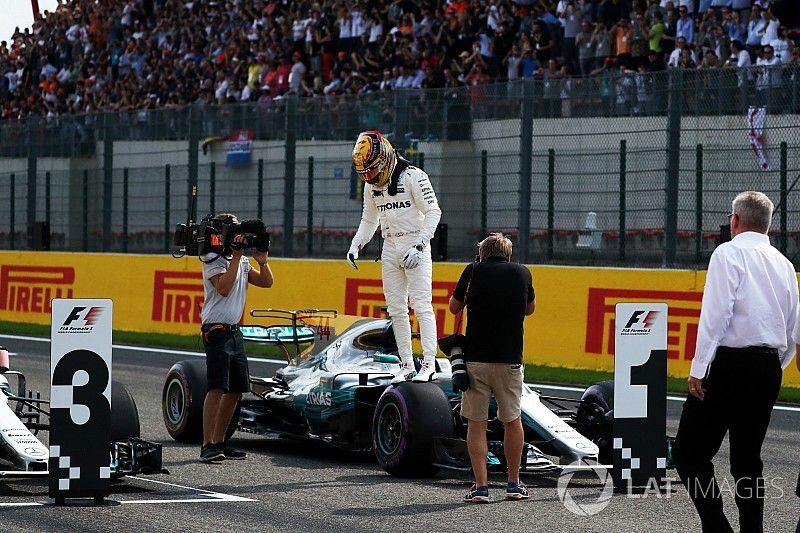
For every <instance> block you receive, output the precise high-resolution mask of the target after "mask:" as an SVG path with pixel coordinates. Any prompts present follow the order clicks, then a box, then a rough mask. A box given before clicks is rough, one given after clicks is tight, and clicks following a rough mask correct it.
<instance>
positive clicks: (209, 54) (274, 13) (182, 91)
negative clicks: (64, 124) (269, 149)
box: [0, 0, 800, 119]
mask: <svg viewBox="0 0 800 533" xmlns="http://www.w3.org/2000/svg"><path fill="white" fill-rule="evenodd" d="M784 3H785V4H790V2H784ZM780 4H781V2H778V3H777V4H776V5H770V1H769V0H752V1H751V0H558V1H551V0H515V1H511V0H472V1H467V0H446V1H433V0H416V1H413V0H348V1H344V0H316V1H309V0H299V1H289V0H216V1H215V0H59V5H58V7H57V8H56V9H55V11H54V12H45V13H44V14H43V16H42V17H40V18H39V19H38V20H36V21H35V22H34V24H33V26H32V28H26V29H23V30H18V31H16V32H15V34H14V35H13V37H12V38H11V40H10V41H7V42H6V41H3V42H2V43H0V116H1V117H2V118H4V119H16V118H22V117H25V116H28V115H41V116H60V115H64V114H74V113H85V112H92V111H95V110H120V111H126V110H134V109H152V108H162V107H180V106H184V105H186V104H189V103H194V102H203V103H208V104H212V103H216V104H223V103H229V102H244V101H257V102H264V101H270V100H274V99H277V98H281V97H283V96H285V95H289V94H295V95H299V96H316V95H335V94H362V93H373V92H386V91H391V90H394V89H398V88H444V87H467V86H469V87H475V86H481V85H486V84H489V83H493V82H502V81H506V80H516V79H520V78H544V79H552V78H572V77H579V76H581V77H597V76H600V75H602V74H603V73H604V72H607V71H609V70H616V71H619V72H639V73H641V72H653V71H660V70H665V69H670V68H680V69H717V68H726V67H746V66H750V65H759V66H777V65H783V64H792V65H795V66H800V46H797V45H796V43H794V42H793V40H792V36H793V35H794V34H793V33H792V27H791V26H789V25H787V24H784V23H782V22H781V21H780V20H779V17H778V16H776V13H777V14H778V15H781V12H780V9H776V8H780Z"/></svg>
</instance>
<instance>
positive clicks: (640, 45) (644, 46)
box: [630, 13, 650, 70]
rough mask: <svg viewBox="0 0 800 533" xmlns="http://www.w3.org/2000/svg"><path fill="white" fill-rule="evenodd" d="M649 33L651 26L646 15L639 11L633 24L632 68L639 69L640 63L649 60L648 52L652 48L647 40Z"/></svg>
mask: <svg viewBox="0 0 800 533" xmlns="http://www.w3.org/2000/svg"><path fill="white" fill-rule="evenodd" d="M649 35H650V33H649V28H648V26H647V22H646V21H645V19H644V15H643V14H641V13H637V14H636V15H635V16H634V19H633V24H632V25H631V36H630V39H631V58H632V67H631V68H633V69H636V70H638V68H639V65H643V64H645V62H646V61H647V52H648V50H649V49H650V46H649V44H648V42H647V40H648V36H649Z"/></svg>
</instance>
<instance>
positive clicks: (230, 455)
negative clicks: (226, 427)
mask: <svg viewBox="0 0 800 533" xmlns="http://www.w3.org/2000/svg"><path fill="white" fill-rule="evenodd" d="M222 453H224V454H225V459H233V460H234V461H241V460H242V459H246V458H247V452H243V451H242V450H237V449H236V448H231V447H230V446H225V447H224V448H222Z"/></svg>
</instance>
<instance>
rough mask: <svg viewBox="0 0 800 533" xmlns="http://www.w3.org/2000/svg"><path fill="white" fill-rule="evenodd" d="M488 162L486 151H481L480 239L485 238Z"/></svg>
mask: <svg viewBox="0 0 800 533" xmlns="http://www.w3.org/2000/svg"><path fill="white" fill-rule="evenodd" d="M488 162H489V155H488V153H487V152H486V150H481V234H480V237H479V238H481V239H483V238H484V237H485V236H486V232H487V231H488V229H487V227H486V226H487V222H486V214H487V213H486V212H487V208H488V205H487V204H488V199H489V194H488V191H489V186H488V177H489V173H488Z"/></svg>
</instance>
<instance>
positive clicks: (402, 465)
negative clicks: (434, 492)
mask: <svg viewBox="0 0 800 533" xmlns="http://www.w3.org/2000/svg"><path fill="white" fill-rule="evenodd" d="M452 434H453V415H452V412H451V410H450V402H449V401H448V399H447V396H446V395H445V394H444V392H443V391H442V389H441V388H439V387H438V386H437V385H436V384H434V383H399V384H398V385H395V386H390V387H389V388H387V389H386V390H385V391H384V392H383V394H382V395H381V397H380V399H379V400H378V405H377V406H376V408H375V414H374V416H373V419H372V447H373V449H374V451H375V456H376V457H377V459H378V463H380V465H381V466H382V467H383V469H384V470H386V471H387V472H388V473H390V474H392V475H393V476H399V477H421V476H429V475H431V474H433V473H434V472H435V471H436V468H435V467H434V466H433V465H432V462H433V439H434V437H449V436H452Z"/></svg>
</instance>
